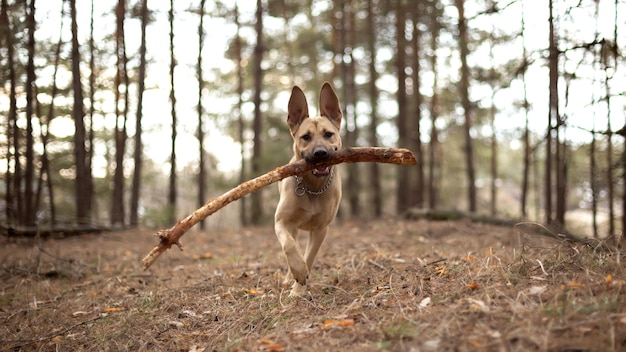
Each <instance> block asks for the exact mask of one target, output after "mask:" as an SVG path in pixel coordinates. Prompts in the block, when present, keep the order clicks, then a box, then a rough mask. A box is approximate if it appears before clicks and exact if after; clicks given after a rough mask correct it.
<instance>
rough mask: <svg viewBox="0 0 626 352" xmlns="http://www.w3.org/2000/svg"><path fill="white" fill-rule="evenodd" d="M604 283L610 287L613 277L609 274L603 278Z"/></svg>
mask: <svg viewBox="0 0 626 352" xmlns="http://www.w3.org/2000/svg"><path fill="white" fill-rule="evenodd" d="M604 282H605V283H606V284H607V285H611V284H612V283H613V276H612V275H611V274H608V275H607V276H606V277H605V278H604Z"/></svg>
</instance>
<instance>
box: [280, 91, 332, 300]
mask: <svg viewBox="0 0 626 352" xmlns="http://www.w3.org/2000/svg"><path fill="white" fill-rule="evenodd" d="M341 119H342V113H341V108H340V106H339V99H338V98H337V95H336V94H335V91H334V90H333V88H332V87H331V85H330V84H329V83H328V82H326V83H324V84H323V85H322V88H321V91H320V96H319V116H315V117H309V109H308V105H307V101H306V97H305V95H304V93H303V92H302V90H301V89H300V88H299V87H298V86H295V87H293V90H292V92H291V97H290V98H289V105H288V113H287V125H288V127H289V131H290V132H291V136H292V138H293V158H292V159H291V162H293V161H297V160H301V159H304V160H306V161H307V162H310V163H316V162H320V161H323V160H326V159H328V158H330V157H332V155H333V154H334V153H335V152H336V151H338V150H339V149H341V146H342V145H341V136H340V130H341ZM278 190H279V194H280V198H279V201H278V205H277V207H276V213H275V215H274V230H275V232H276V237H278V241H279V242H280V245H281V247H282V250H283V253H284V254H285V256H286V258H287V265H288V272H287V275H286V276H285V279H284V281H283V285H285V286H288V285H289V284H291V283H292V282H293V284H292V288H291V292H290V294H289V296H292V297H293V296H301V295H303V294H304V293H306V290H307V283H308V279H309V274H310V272H311V270H312V268H313V262H314V261H315V257H316V256H317V253H318V251H319V249H320V246H321V245H322V243H323V242H324V238H325V237H326V234H327V233H328V228H329V226H330V223H331V222H332V221H333V220H334V219H335V217H336V216H337V210H338V209H339V203H340V201H341V175H340V173H339V168H338V167H337V166H336V165H334V166H324V167H316V168H314V169H313V170H311V171H307V172H305V173H303V174H300V175H296V176H294V177H289V178H286V179H283V180H282V181H280V182H279V185H278ZM299 230H304V231H309V238H308V242H307V245H306V249H305V251H304V254H303V253H302V251H301V249H300V247H299V246H298V243H297V241H296V239H297V236H298V231H299Z"/></svg>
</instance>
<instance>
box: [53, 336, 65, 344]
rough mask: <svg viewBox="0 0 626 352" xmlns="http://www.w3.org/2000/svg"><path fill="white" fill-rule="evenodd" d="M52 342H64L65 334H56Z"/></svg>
mask: <svg viewBox="0 0 626 352" xmlns="http://www.w3.org/2000/svg"><path fill="white" fill-rule="evenodd" d="M52 342H54V343H61V342H63V336H55V337H53V338H52Z"/></svg>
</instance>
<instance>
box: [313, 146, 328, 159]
mask: <svg viewBox="0 0 626 352" xmlns="http://www.w3.org/2000/svg"><path fill="white" fill-rule="evenodd" d="M313 157H314V158H315V159H318V160H319V159H325V158H327V157H328V150H327V149H326V148H324V147H315V149H313Z"/></svg>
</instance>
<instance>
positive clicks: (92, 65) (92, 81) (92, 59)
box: [53, 0, 97, 214]
mask: <svg viewBox="0 0 626 352" xmlns="http://www.w3.org/2000/svg"><path fill="white" fill-rule="evenodd" d="M61 7H63V6H61ZM62 14H63V10H61V18H63V15H62ZM94 20H95V19H94V0H91V12H90V20H89V135H88V138H87V139H88V141H89V152H88V155H87V162H88V165H87V168H88V169H89V170H92V169H93V154H94V149H95V148H94V147H93V145H94V139H95V134H94V128H93V120H94V119H93V118H94V115H95V110H96V108H95V105H96V101H95V100H96V98H95V95H96V46H95V43H94V37H93V32H94ZM59 33H63V32H59ZM60 40H61V38H59V43H60ZM53 99H54V98H53ZM86 187H87V188H88V189H89V194H91V195H94V194H95V193H96V190H95V186H94V182H93V175H92V173H91V172H89V174H88V177H87V186H86ZM94 206H95V201H94V198H93V197H90V201H89V213H90V214H93V213H94ZM96 214H97V213H96Z"/></svg>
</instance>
